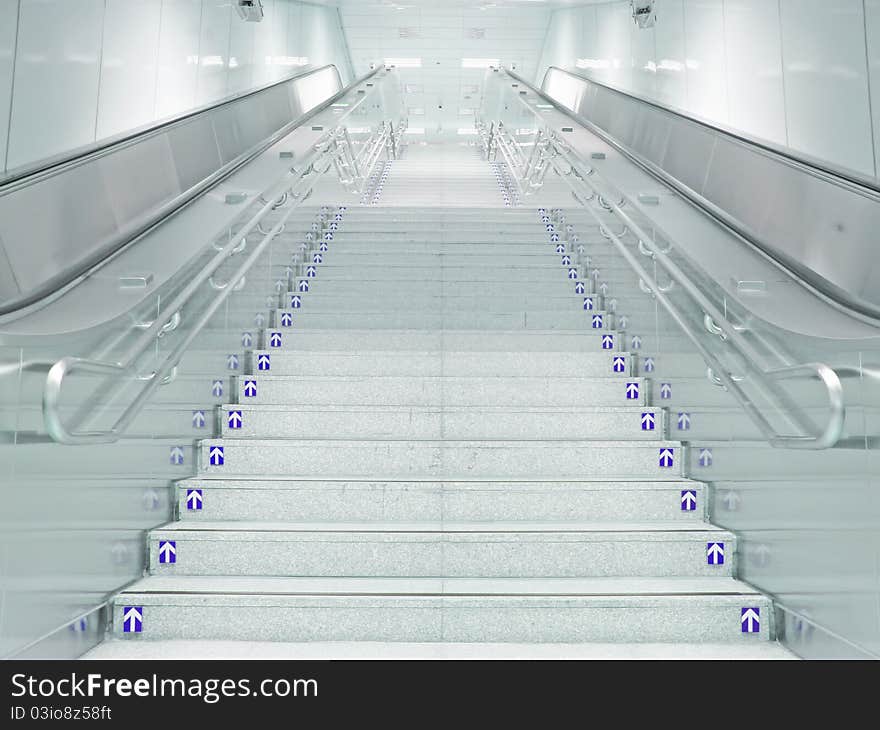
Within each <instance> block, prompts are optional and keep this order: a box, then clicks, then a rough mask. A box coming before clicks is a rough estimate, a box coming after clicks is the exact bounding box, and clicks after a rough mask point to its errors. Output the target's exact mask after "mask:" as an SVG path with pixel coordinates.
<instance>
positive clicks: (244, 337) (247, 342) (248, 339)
mask: <svg viewBox="0 0 880 730" xmlns="http://www.w3.org/2000/svg"><path fill="white" fill-rule="evenodd" d="M253 344H254V336H253V335H252V334H251V333H250V332H242V333H241V346H242V347H250V346H251V345H253Z"/></svg>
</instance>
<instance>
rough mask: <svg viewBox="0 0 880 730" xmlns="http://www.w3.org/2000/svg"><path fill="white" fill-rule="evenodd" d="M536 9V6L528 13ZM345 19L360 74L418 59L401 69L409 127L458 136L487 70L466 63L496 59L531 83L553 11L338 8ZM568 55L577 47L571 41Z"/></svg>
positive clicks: (479, 6) (475, 6)
mask: <svg viewBox="0 0 880 730" xmlns="http://www.w3.org/2000/svg"><path fill="white" fill-rule="evenodd" d="M533 5H535V7H532V6H533ZM340 7H341V11H342V21H343V24H344V26H345V31H346V36H347V38H348V42H349V44H350V46H351V53H352V58H353V61H354V65H355V68H356V69H357V70H358V72H363V71H366V70H367V69H368V68H369V64H370V63H372V62H375V61H377V60H378V61H379V62H381V61H382V60H383V59H385V58H406V59H418V60H419V61H420V63H421V66H420V67H419V68H401V69H400V76H401V80H402V82H403V84H404V103H405V105H406V107H407V108H408V109H409V110H410V113H409V125H410V129H411V130H414V129H424V130H425V134H426V137H427V138H429V139H430V138H431V137H433V136H438V137H445V136H447V135H453V136H455V135H457V134H458V130H462V131H465V130H469V129H471V128H472V127H473V124H474V114H473V111H472V110H473V109H474V108H476V107H478V106H479V103H480V87H481V86H482V83H483V79H484V77H485V73H486V72H485V70H484V69H479V68H476V69H475V68H463V67H462V61H463V59H465V58H468V59H477V58H479V59H498V60H499V61H500V62H501V63H503V64H505V65H507V66H514V65H515V66H516V68H517V70H518V71H520V72H521V73H523V74H524V75H525V76H527V77H528V78H532V77H533V76H534V75H535V73H536V72H537V67H538V62H539V61H540V57H541V48H542V45H543V43H544V39H545V37H546V35H547V25H548V22H549V19H550V11H549V9H548V8H547V7H546V6H538V5H537V4H536V3H518V4H517V6H516V7H511V6H510V5H507V4H504V5H502V4H501V3H499V4H498V5H497V6H492V5H490V4H489V3H486V4H483V3H477V2H474V3H456V2H450V3H444V2H442V0H438V2H436V3H433V4H430V3H417V4H408V3H406V2H401V3H400V6H399V7H400V8H401V9H396V7H395V6H392V5H386V6H380V5H379V3H378V2H375V3H366V2H354V1H351V2H347V1H344V2H343V3H342V4H341V6H340ZM568 47H569V48H570V49H571V50H572V51H574V49H575V48H576V47H577V46H576V43H575V42H574V41H572V42H571V43H570V44H569V46H568Z"/></svg>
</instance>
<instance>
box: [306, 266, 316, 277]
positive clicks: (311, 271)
mask: <svg viewBox="0 0 880 730" xmlns="http://www.w3.org/2000/svg"><path fill="white" fill-rule="evenodd" d="M317 275H318V269H317V268H315V267H314V266H309V267H308V268H307V269H306V276H307V277H309V278H310V279H314V278H315V277H316V276H317Z"/></svg>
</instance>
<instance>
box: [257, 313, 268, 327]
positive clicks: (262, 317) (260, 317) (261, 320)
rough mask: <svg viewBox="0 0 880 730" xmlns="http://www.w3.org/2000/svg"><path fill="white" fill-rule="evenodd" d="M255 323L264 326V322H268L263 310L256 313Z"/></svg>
mask: <svg viewBox="0 0 880 730" xmlns="http://www.w3.org/2000/svg"><path fill="white" fill-rule="evenodd" d="M254 324H255V325H256V326H257V327H262V326H263V325H264V324H266V317H265V315H264V314H263V313H262V312H257V314H256V315H254Z"/></svg>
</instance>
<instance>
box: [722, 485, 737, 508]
mask: <svg viewBox="0 0 880 730" xmlns="http://www.w3.org/2000/svg"><path fill="white" fill-rule="evenodd" d="M739 503H740V496H739V494H738V493H737V492H734V491H733V490H732V489H730V490H728V491H727V492H726V493H725V495H724V496H723V497H722V498H721V504H723V505H724V509H725V510H727V511H728V512H736V511H737V510H738V509H739Z"/></svg>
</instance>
